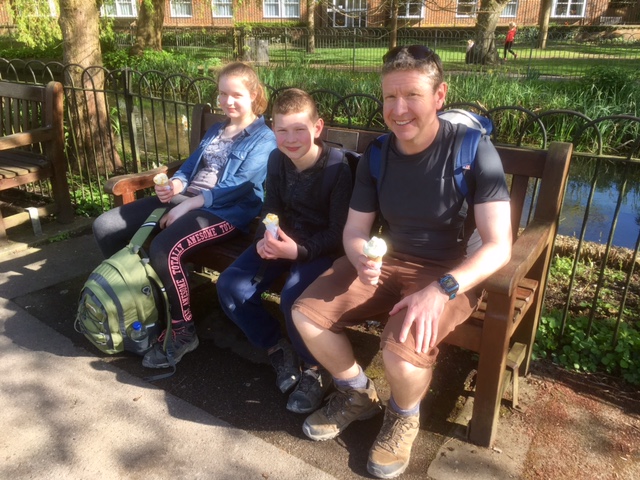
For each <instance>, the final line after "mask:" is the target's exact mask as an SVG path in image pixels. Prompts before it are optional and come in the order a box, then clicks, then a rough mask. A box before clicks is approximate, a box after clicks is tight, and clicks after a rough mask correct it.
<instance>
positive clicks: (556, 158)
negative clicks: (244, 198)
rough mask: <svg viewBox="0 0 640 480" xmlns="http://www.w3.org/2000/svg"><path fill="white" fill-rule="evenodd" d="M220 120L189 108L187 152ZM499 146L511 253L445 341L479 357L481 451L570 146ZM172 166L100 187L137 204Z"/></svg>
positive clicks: (540, 280)
mask: <svg viewBox="0 0 640 480" xmlns="http://www.w3.org/2000/svg"><path fill="white" fill-rule="evenodd" d="M219 119H220V117H219V116H216V115H213V114H211V113H210V110H209V108H208V107H207V106H202V105H199V106H197V107H196V108H195V110H194V116H193V123H192V129H193V130H192V136H191V148H192V149H193V148H195V147H196V146H197V145H198V143H199V141H200V138H202V135H203V134H204V132H205V131H206V129H207V128H208V127H209V126H210V125H211V124H213V123H215V122H216V121H218V120H219ZM378 135H380V132H371V131H359V130H352V129H343V128H334V127H326V128H325V130H324V131H323V137H324V139H326V140H327V141H332V142H336V143H340V144H342V145H343V146H344V147H345V148H350V149H353V150H356V151H359V152H362V151H364V149H365V147H366V146H367V145H368V144H369V142H370V141H371V140H372V139H374V138H375V137H376V136H378ZM497 149H498V152H499V153H500V158H501V159H502V163H503V165H504V170H505V172H506V174H507V176H508V177H510V184H511V223H512V228H513V232H514V239H513V240H514V244H513V253H512V256H511V260H510V262H509V263H508V264H507V265H506V266H505V267H503V268H502V269H500V270H499V271H498V272H496V273H494V274H493V275H492V276H491V277H490V278H489V279H488V280H487V281H486V283H485V290H486V291H487V295H486V299H485V301H484V302H483V303H482V304H481V306H480V308H479V309H478V311H477V312H475V313H474V314H473V315H472V316H471V317H470V318H469V320H468V321H467V322H465V323H464V324H462V325H460V326H459V327H458V328H456V329H455V330H454V331H453V332H452V333H451V334H450V335H449V336H448V337H447V338H446V339H445V342H447V343H449V344H452V345H457V346H459V347H462V348H465V349H468V350H471V351H474V352H478V353H479V362H478V369H477V376H476V388H475V393H474V402H473V417H472V419H471V422H470V425H469V439H470V440H471V441H472V442H474V443H476V444H479V445H482V446H491V445H492V443H493V440H494V437H495V434H496V429H497V422H498V417H499V409H500V404H501V400H502V396H503V393H504V390H505V387H506V386H507V385H508V384H509V383H510V381H511V382H512V384H513V394H512V395H513V396H514V397H515V398H513V402H514V405H515V404H516V403H517V378H518V374H519V375H521V376H523V375H526V374H527V373H528V370H529V363H530V360H531V353H532V346H533V342H534V340H535V334H536V330H537V327H538V319H539V315H540V309H541V306H542V293H543V292H544V289H545V284H546V279H547V273H548V270H549V263H550V261H551V253H552V248H553V242H554V238H555V235H556V228H557V222H558V217H559V214H560V208H561V206H562V200H563V197H564V190H565V185H566V181H567V175H568V171H569V162H570V159H571V153H572V145H571V144H569V143H559V142H554V143H552V144H551V145H550V146H549V149H548V150H533V149H525V148H515V147H505V146H498V147H497ZM177 167H178V165H170V166H169V167H160V168H157V169H155V170H152V171H150V172H147V173H141V174H134V175H129V176H122V177H114V178H112V179H110V180H109V181H108V182H107V184H106V186H105V190H106V191H107V192H108V193H111V194H113V195H115V196H116V203H117V204H121V203H128V202H130V201H133V200H134V199H135V194H136V192H137V191H139V190H140V189H143V188H150V187H151V186H152V185H153V181H152V178H153V175H155V174H156V173H158V172H161V171H168V173H169V174H171V173H173V172H174V171H175V170H176V169H177ZM531 182H537V184H538V191H537V195H536V196H535V205H534V206H533V210H532V211H533V214H532V215H531V220H530V222H529V223H528V225H527V226H526V227H525V228H524V229H523V230H521V231H520V228H519V227H520V219H521V218H522V215H523V212H524V211H525V210H526V205H525V203H527V202H526V199H527V198H528V197H527V189H528V187H529V185H530V184H531ZM519 231H520V233H519V234H518V232H519ZM251 239H252V237H250V236H247V237H246V238H244V239H243V240H242V239H240V240H238V241H234V242H228V244H224V245H219V246H216V247H212V248H211V249H209V250H207V252H206V255H203V256H201V257H199V258H198V259H197V262H198V263H201V264H203V265H204V266H206V267H208V268H212V269H214V270H217V271H222V270H224V268H226V267H227V266H228V265H229V264H230V263H231V262H232V261H233V260H234V259H235V258H236V257H237V256H238V255H239V254H240V253H241V252H242V251H244V249H245V248H246V247H247V246H248V245H249V243H250V242H251Z"/></svg>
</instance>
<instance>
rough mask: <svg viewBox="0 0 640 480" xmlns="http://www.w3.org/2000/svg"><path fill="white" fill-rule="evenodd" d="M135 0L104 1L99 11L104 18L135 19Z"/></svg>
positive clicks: (136, 8) (136, 11)
mask: <svg viewBox="0 0 640 480" xmlns="http://www.w3.org/2000/svg"><path fill="white" fill-rule="evenodd" d="M136 2H137V0H112V1H106V2H104V4H103V5H102V8H101V9H100V10H101V12H102V15H104V16H105V17H137V16H138V5H137V3H136Z"/></svg>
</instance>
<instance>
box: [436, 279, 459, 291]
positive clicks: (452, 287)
mask: <svg viewBox="0 0 640 480" xmlns="http://www.w3.org/2000/svg"><path fill="white" fill-rule="evenodd" d="M440 286H441V287H442V288H443V289H444V291H445V292H447V293H450V292H455V291H457V290H458V282H456V281H455V279H454V278H453V277H452V276H451V275H445V276H444V277H442V278H441V279H440Z"/></svg>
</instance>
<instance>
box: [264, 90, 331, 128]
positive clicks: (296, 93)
mask: <svg viewBox="0 0 640 480" xmlns="http://www.w3.org/2000/svg"><path fill="white" fill-rule="evenodd" d="M300 112H306V113H307V114H309V118H310V119H311V121H312V122H315V121H316V120H318V118H320V115H318V107H317V106H316V102H315V100H314V99H313V97H312V96H311V95H309V94H308V93H307V92H305V91H304V90H301V89H299V88H288V89H286V90H284V91H282V92H280V93H279V94H278V96H277V97H276V99H275V101H274V102H273V108H272V109H271V116H274V115H276V114H278V115H288V114H291V113H300Z"/></svg>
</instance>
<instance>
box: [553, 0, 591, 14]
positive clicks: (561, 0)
mask: <svg viewBox="0 0 640 480" xmlns="http://www.w3.org/2000/svg"><path fill="white" fill-rule="evenodd" d="M559 5H566V6H567V12H566V13H558V6H559ZM575 5H578V6H581V7H582V12H581V13H580V14H578V15H572V14H571V13H570V12H571V7H572V6H575ZM586 11H587V0H553V10H551V16H552V17H553V18H584V16H585V12H586Z"/></svg>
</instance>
